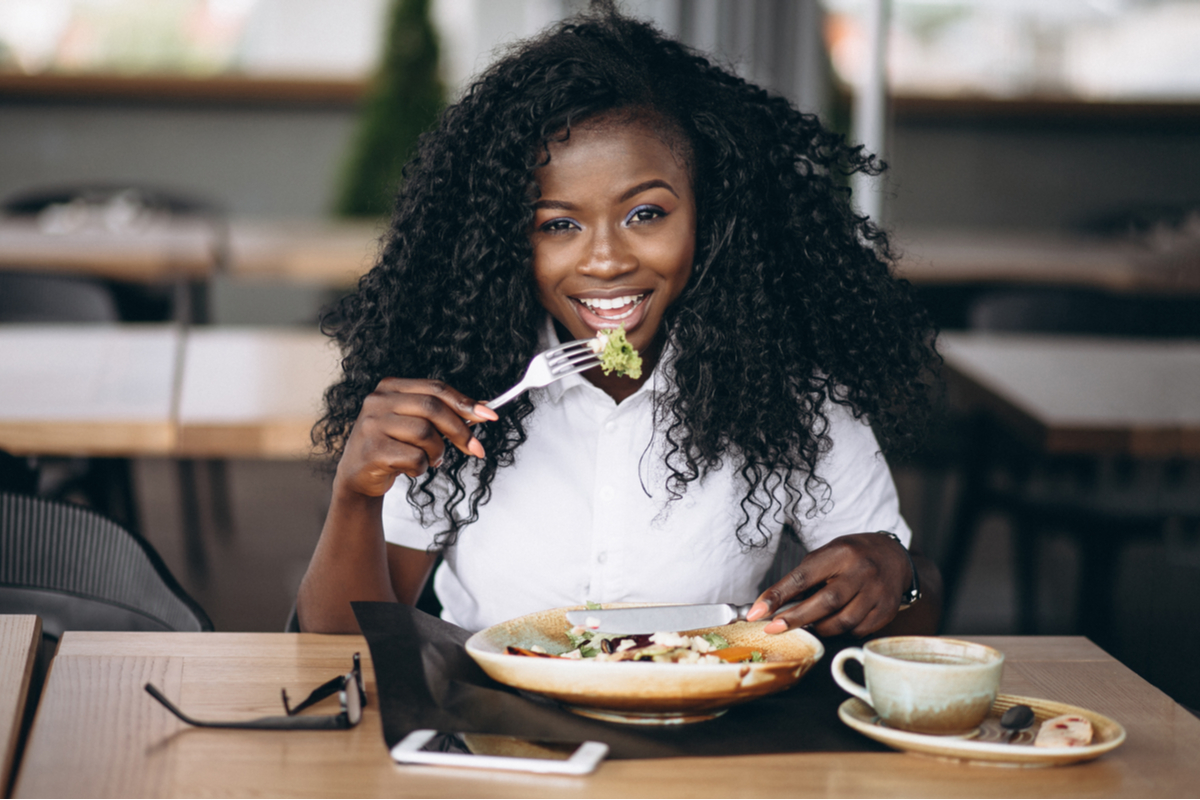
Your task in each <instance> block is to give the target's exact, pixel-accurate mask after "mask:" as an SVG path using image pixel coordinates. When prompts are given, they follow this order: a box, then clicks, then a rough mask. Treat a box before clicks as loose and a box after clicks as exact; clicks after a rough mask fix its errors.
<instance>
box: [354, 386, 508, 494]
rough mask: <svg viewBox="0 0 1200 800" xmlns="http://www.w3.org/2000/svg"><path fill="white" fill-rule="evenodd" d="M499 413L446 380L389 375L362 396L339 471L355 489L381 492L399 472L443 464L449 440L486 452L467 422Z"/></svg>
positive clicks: (483, 454)
mask: <svg viewBox="0 0 1200 800" xmlns="http://www.w3.org/2000/svg"><path fill="white" fill-rule="evenodd" d="M496 419H499V416H498V415H497V414H496V412H494V411H492V410H491V409H490V408H488V407H486V406H484V405H482V404H479V403H476V402H475V401H474V400H472V399H471V398H469V397H467V396H466V395H464V394H462V393H461V392H459V391H457V390H455V389H454V388H452V387H450V386H448V385H447V384H445V383H444V382H442V381H429V380H410V379H405V378H385V379H384V380H382V381H380V383H379V385H378V386H377V387H376V388H375V391H374V392H372V393H371V394H370V395H368V396H367V397H366V399H365V400H364V401H363V407H362V410H361V411H360V412H359V415H358V419H357V420H356V421H355V423H354V428H353V430H352V431H351V434H350V439H349V441H347V443H346V449H345V452H344V453H343V455H342V460H341V462H340V463H339V464H338V473H339V476H341V477H343V478H344V480H346V481H347V482H348V483H349V486H350V487H351V488H353V489H354V490H355V491H358V492H362V493H364V494H369V495H380V494H383V493H384V492H386V491H387V490H388V489H390V488H391V486H392V483H393V482H394V481H395V477H396V475H398V474H401V473H403V474H405V475H408V476H410V477H417V476H419V475H422V474H424V473H425V472H426V471H427V470H428V469H429V468H431V467H437V466H438V465H440V464H441V463H442V460H443V458H444V455H445V448H446V442H447V441H449V442H451V443H452V444H453V445H454V446H455V447H457V448H458V449H459V450H461V451H462V452H464V453H467V454H469V455H472V456H475V457H476V458H484V457H486V452H485V451H484V448H483V445H482V444H481V443H480V441H479V440H478V439H477V438H475V436H474V435H473V434H472V433H471V429H470V427H469V425H468V423H472V424H474V423H480V422H488V421H493V420H496Z"/></svg>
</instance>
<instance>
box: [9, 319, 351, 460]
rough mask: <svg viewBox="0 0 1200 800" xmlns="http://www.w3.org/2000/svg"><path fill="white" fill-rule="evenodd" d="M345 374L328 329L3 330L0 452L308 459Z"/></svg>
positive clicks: (113, 327)
mask: <svg viewBox="0 0 1200 800" xmlns="http://www.w3.org/2000/svg"><path fill="white" fill-rule="evenodd" d="M338 371H339V364H338V353H337V350H336V348H335V347H334V346H333V344H332V342H331V340H330V339H328V337H326V336H324V335H323V334H321V333H320V332H318V331H307V330H293V329H286V328H242V327H230V328H217V327H213V328H209V327H191V328H186V329H185V328H182V327H178V326H172V325H0V386H3V387H5V388H4V391H2V392H0V450H6V451H8V452H10V453H13V454H16V455H67V456H118V457H130V458H133V457H143V456H186V457H203V458H236V457H244V458H298V457H304V456H305V455H307V454H308V452H309V451H310V448H311V444H310V441H309V431H310V429H311V428H312V425H313V423H315V422H316V420H317V419H318V417H319V416H320V409H321V400H322V396H323V394H324V391H325V388H326V387H327V386H329V385H330V384H331V383H332V382H333V381H334V380H335V379H336V378H337V375H338Z"/></svg>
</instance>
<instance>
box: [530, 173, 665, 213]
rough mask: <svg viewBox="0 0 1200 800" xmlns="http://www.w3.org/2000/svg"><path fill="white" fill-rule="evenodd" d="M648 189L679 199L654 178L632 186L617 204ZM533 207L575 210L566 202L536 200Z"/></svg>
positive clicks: (663, 183) (572, 205) (573, 206)
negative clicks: (661, 191) (668, 193)
mask: <svg viewBox="0 0 1200 800" xmlns="http://www.w3.org/2000/svg"><path fill="white" fill-rule="evenodd" d="M649 189H666V190H667V191H668V192H670V193H671V194H673V195H675V197H676V198H678V197H679V193H678V192H676V191H675V189H674V187H672V186H671V184H669V183H667V182H666V181H664V180H662V179H661V178H654V179H652V180H648V181H643V182H641V183H639V184H638V185H637V186H634V187H632V188H630V189H628V190H626V191H625V193H624V194H622V195H621V196H620V197H619V198H618V199H617V202H620V203H624V202H625V201H626V200H629V199H630V198H633V197H637V196H638V195H639V194H641V193H642V192H644V191H647V190H649ZM533 207H534V208H556V209H561V210H564V211H573V210H575V204H574V203H568V202H567V201H566V200H538V201H537V202H535V203H534V204H533Z"/></svg>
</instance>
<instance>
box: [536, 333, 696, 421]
mask: <svg viewBox="0 0 1200 800" xmlns="http://www.w3.org/2000/svg"><path fill="white" fill-rule="evenodd" d="M560 344H562V342H561V341H559V338H558V332H557V331H556V330H555V329H554V318H553V317H552V316H550V315H549V314H547V315H546V324H545V325H544V326H542V330H541V333H540V334H539V335H538V352H539V353H540V352H542V351H543V350H549V349H550V348H551V347H558V346H559V345H560ZM674 360H675V349H674V348H673V347H672V346H671V344H670V343H669V342H668V343H667V346H666V347H665V348H664V349H663V354H662V357H661V358H659V359H658V364H656V365H655V367H654V372H653V374H651V376H650V380H648V381H646V382H645V383H643V384H642V385H641V386H639V387H638V390H637V391H636V392H634V393H633V394H632V395H630V396H629V399H630V400H632V399H633V398H635V397H637V396H638V395H641V394H646V395H650V394H654V393H656V392H661V391H664V390H665V389H666V378H665V377H664V376H665V374H666V371H667V365H669V364H670V363H671V362H672V361H674ZM576 387H578V388H581V389H585V390H587V389H590V390H592V391H595V392H601V393H603V392H602V391H601V390H600V389H598V388H596V387H595V386H593V385H592V384H591V383H590V382H589V381H588V380H587V378H584V377H583V375H580V374H576V375H568V376H567V377H565V378H560V379H559V380H557V381H555V382H554V383H552V384H550V385H549V386H547V387H545V388H544V389H543V391H544V392H545V393H546V397H547V398H548V399H549V400H550V402H552V403H558V402H560V401H561V400H562V398H563V395H564V394H566V393H567V391H568V390H570V389H573V388H576ZM605 396H606V397H607V395H605Z"/></svg>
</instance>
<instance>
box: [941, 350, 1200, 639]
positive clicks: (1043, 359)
mask: <svg viewBox="0 0 1200 800" xmlns="http://www.w3.org/2000/svg"><path fill="white" fill-rule="evenodd" d="M939 344H940V349H941V352H942V353H943V356H944V358H945V376H946V379H947V383H948V386H949V390H950V396H951V404H952V405H953V406H955V407H956V408H957V409H958V411H959V413H961V414H964V415H967V416H968V418H969V419H970V420H971V423H970V425H969V428H968V429H967V431H966V438H965V439H964V442H963V452H964V460H965V463H964V475H963V482H962V487H961V490H960V493H959V497H960V499H959V502H958V507H957V512H956V519H955V522H954V524H953V527H952V530H951V532H950V541H949V545H948V547H947V548H946V554H945V555H944V557H943V558H942V564H941V566H942V571H943V573H944V576H945V579H946V598H947V600H946V602H947V606H948V607H950V606H951V605H952V604H953V602H954V600H955V598H956V594H957V589H958V583H959V581H960V580H961V576H962V572H963V565H964V564H965V563H966V560H967V558H968V555H969V552H970V550H971V547H972V545H973V542H974V537H975V532H976V529H977V528H978V527H979V525H980V522H981V520H982V519H983V518H984V517H985V515H987V514H989V513H992V512H999V513H1001V514H1004V515H1006V516H1007V517H1008V518H1009V519H1010V520H1011V523H1012V529H1013V541H1014V553H1013V560H1014V573H1015V575H1014V577H1015V586H1014V592H1015V596H1016V598H1017V608H1018V629H1019V631H1020V632H1022V633H1035V632H1037V625H1036V620H1035V615H1036V610H1037V607H1038V601H1039V595H1038V591H1039V582H1038V574H1037V572H1038V565H1039V552H1040V550H1039V548H1040V546H1041V540H1042V539H1043V538H1044V537H1045V536H1047V535H1050V534H1063V533H1065V534H1066V535H1068V536H1069V537H1070V539H1071V540H1072V542H1073V543H1074V545H1075V547H1076V548H1077V549H1078V552H1079V555H1080V560H1079V572H1078V574H1077V575H1075V576H1073V577H1072V576H1058V578H1057V579H1056V580H1057V583H1058V584H1064V583H1066V582H1069V581H1072V580H1073V581H1074V584H1075V592H1074V595H1075V619H1076V623H1075V629H1076V630H1078V631H1079V632H1081V633H1084V634H1085V635H1087V636H1090V637H1092V638H1093V639H1094V640H1096V641H1098V642H1100V643H1101V644H1104V645H1109V646H1111V644H1112V642H1113V641H1114V639H1113V637H1114V633H1113V630H1112V627H1113V620H1114V608H1115V607H1114V604H1115V595H1116V590H1117V585H1118V580H1119V577H1120V575H1119V567H1120V564H1121V556H1122V553H1123V552H1124V549H1125V547H1126V545H1128V544H1129V543H1130V542H1132V541H1134V540H1138V539H1141V540H1148V539H1154V540H1157V541H1167V542H1168V543H1170V540H1171V537H1175V538H1178V537H1180V536H1186V535H1187V534H1186V531H1188V530H1190V529H1193V528H1195V527H1196V526H1197V525H1200V401H1198V398H1200V340H1195V339H1123V338H1118V337H1077V336H1049V335H1031V334H997V333H971V334H949V333H946V334H943V335H942V336H941V337H940V338H939Z"/></svg>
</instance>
